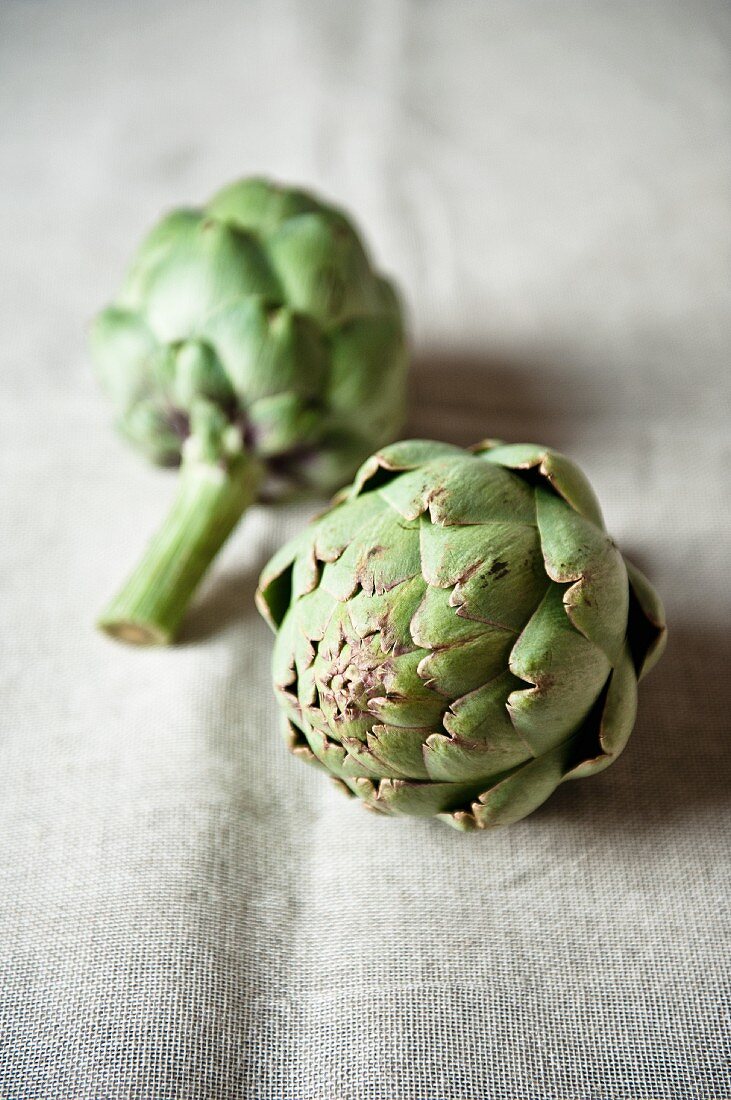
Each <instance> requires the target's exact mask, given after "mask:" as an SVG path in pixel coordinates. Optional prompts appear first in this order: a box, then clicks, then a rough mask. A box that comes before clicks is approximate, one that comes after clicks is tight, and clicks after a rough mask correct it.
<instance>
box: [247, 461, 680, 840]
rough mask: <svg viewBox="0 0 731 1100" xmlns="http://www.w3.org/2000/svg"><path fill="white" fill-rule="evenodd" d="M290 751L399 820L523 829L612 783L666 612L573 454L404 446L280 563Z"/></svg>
mask: <svg viewBox="0 0 731 1100" xmlns="http://www.w3.org/2000/svg"><path fill="white" fill-rule="evenodd" d="M257 602H258V606H259V608H260V610H261V612H262V614H263V615H264V617H265V618H266V619H267V620H268V621H269V623H270V624H271V625H272V627H273V628H274V629H275V630H276V633H277V636H276V642H275V649H274V661H273V673H274V682H275V687H276V692H277V695H278V698H279V702H280V704H281V707H282V710H283V712H284V720H285V725H286V730H287V735H288V738H289V741H290V746H291V748H292V749H293V751H294V752H295V753H296V754H297V755H299V756H301V757H302V758H303V759H304V760H307V761H310V762H313V763H316V764H320V765H322V766H324V768H325V769H326V770H327V771H328V772H330V773H331V774H332V775H333V776H334V777H336V779H337V780H338V781H339V782H340V783H341V784H342V786H343V787H344V788H345V789H346V790H347V791H348V792H350V793H352V794H354V795H357V796H358V797H359V798H361V799H363V801H364V802H365V804H366V805H367V806H368V807H370V808H372V809H374V810H380V811H383V812H385V813H404V814H417V815H433V814H436V815H439V816H440V817H441V818H443V819H444V820H445V821H446V822H448V823H449V824H451V825H453V826H455V827H457V828H459V829H464V830H467V829H475V828H487V827H490V826H494V825H501V824H507V823H510V822H514V821H517V820H518V819H520V818H522V817H525V816H526V814H529V813H531V811H532V810H534V809H536V807H537V806H539V805H540V804H541V803H542V802H543V801H544V800H545V799H546V798H547V797H548V796H549V795H550V794H551V792H552V791H553V790H554V789H555V788H556V787H557V785H558V784H559V783H561V782H563V780H565V779H574V778H579V777H582V776H587V775H591V774H593V773H594V772H598V771H601V770H602V769H603V768H606V767H607V766H608V765H609V764H611V763H612V762H613V761H614V760H615V759H616V757H617V756H618V755H619V753H620V752H621V751H622V748H623V747H624V745H625V743H626V741H627V739H628V737H629V735H630V733H631V730H632V726H633V724H634V720H635V712H636V707H637V682H638V680H639V679H640V678H641V677H642V676H643V675H644V674H645V673H646V672H647V671H648V670H649V669H650V668H651V667H652V665H653V664H654V663H655V661H656V660H657V659H658V657H659V656H660V653H661V651H662V648H663V645H664V642H665V621H664V614H663V609H662V605H661V603H660V600H659V599H658V597H657V595H656V594H655V592H654V591H653V589H652V588H651V586H650V584H649V582H648V581H647V580H646V579H645V578H644V577H643V575H642V574H641V573H640V572H639V570H637V569H636V568H634V567H633V566H632V565H630V564H629V563H628V562H626V561H625V560H624V559H623V558H622V555H621V554H620V553H619V551H618V550H617V548H616V546H615V545H614V543H613V542H612V540H611V539H610V538H609V536H608V535H607V534H606V532H605V530H604V525H603V521H602V515H601V511H600V509H599V505H598V503H597V500H596V497H595V496H594V493H593V491H592V489H591V487H590V485H589V483H588V481H587V480H586V478H585V477H584V475H583V474H582V473H581V471H580V470H579V469H578V468H577V467H576V466H575V465H574V464H573V463H572V462H570V461H569V460H568V459H567V458H565V457H564V456H563V455H561V454H557V453H555V452H553V451H550V450H547V449H546V448H544V447H538V446H534V445H530V444H525V445H523V444H511V445H504V444H500V443H496V442H494V441H487V442H485V443H481V444H478V445H477V446H475V447H474V448H472V449H471V450H470V451H465V450H463V449H461V448H459V447H453V446H450V445H448V444H445V443H434V442H430V441H425V440H412V441H407V442H402V443H396V444H394V445H392V446H390V447H386V448H384V449H382V450H380V451H379V452H378V453H376V454H375V455H373V456H372V457H371V458H370V459H368V460H367V461H366V462H365V464H364V465H363V466H362V468H361V470H360V471H359V473H358V475H357V477H356V479H355V482H354V484H353V485H352V486H351V487H350V489H348V490H345V491H343V492H342V493H341V494H340V496H339V497H337V498H336V499H335V501H334V503H333V506H332V508H331V509H330V510H329V511H327V512H326V513H325V514H324V515H323V516H321V517H320V518H319V519H318V520H316V521H315V522H314V523H313V524H312V525H310V526H309V527H307V528H305V529H304V530H303V531H302V532H301V533H300V534H299V535H298V536H297V537H296V538H294V539H293V540H292V541H291V542H290V543H289V544H288V545H287V546H285V547H284V548H283V549H282V550H281V551H280V552H279V553H278V554H276V555H275V557H274V558H273V559H272V561H271V562H270V563H269V565H268V566H267V567H266V568H265V570H264V572H263V574H262V576H261V579H260V586H259V591H258V593H257Z"/></svg>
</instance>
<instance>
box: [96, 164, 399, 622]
mask: <svg viewBox="0 0 731 1100" xmlns="http://www.w3.org/2000/svg"><path fill="white" fill-rule="evenodd" d="M92 351H93V355H94V358H95V360H96V363H97V366H98V371H99V375H100V378H101V381H102V384H103V386H104V388H105V389H106V391H107V392H108V394H109V395H110V397H111V398H112V400H113V401H114V403H115V405H116V406H117V410H118V425H119V428H120V430H121V431H122V433H123V434H124V435H125V436H126V437H127V439H129V440H130V442H132V443H133V444H134V445H135V446H136V447H137V448H139V449H140V450H141V451H142V452H143V453H144V454H145V455H147V457H148V458H150V459H151V460H152V461H153V462H156V463H159V464H162V465H178V464H180V466H181V471H180V484H179V489H178V495H177V498H176V500H175V502H174V505H173V508H172V511H171V513H170V514H169V516H168V518H167V520H166V521H165V524H164V526H163V527H162V529H161V530H160V532H159V533H158V535H157V536H156V538H155V539H154V540H153V542H152V543H151V545H150V547H149V549H148V551H147V553H146V554H145V556H144V558H143V560H142V562H141V563H140V565H139V567H138V568H137V570H136V571H135V572H134V574H133V575H132V577H131V578H130V580H129V582H128V583H127V585H126V586H125V587H124V588H123V589H122V591H121V592H120V593H119V595H118V596H117V597H116V599H115V600H114V601H113V602H112V603H111V605H110V606H109V607H108V608H107V610H106V612H105V613H104V614H103V615H102V617H101V620H100V626H101V627H102V628H103V629H104V630H106V631H107V632H108V633H110V634H112V635H114V636H116V637H119V638H122V639H124V640H126V641H130V642H137V643H147V644H150V643H165V642H168V641H170V640H171V639H172V637H173V636H174V634H175V631H176V629H177V627H178V625H179V623H180V621H181V619H182V616H183V613H184V611H185V608H186V605H187V603H188V602H189V600H190V597H191V595H192V593H193V591H194V589H195V587H196V585H197V584H198V582H199V581H200V579H201V578H202V576H203V574H204V572H205V570H206V569H207V568H208V566H209V564H210V562H211V560H212V559H213V557H214V555H215V554H216V553H217V551H218V550H219V549H220V547H221V545H222V544H223V542H224V541H225V539H226V538H227V537H228V535H229V534H230V533H231V531H232V529H233V527H234V526H235V524H236V523H237V521H238V520H239V518H240V517H241V515H242V513H243V512H244V511H245V509H246V508H247V507H248V506H249V505H250V504H251V503H252V502H253V501H255V500H271V499H273V498H278V497H282V496H301V495H304V494H308V493H312V492H315V493H317V492H327V493H330V492H332V491H333V490H334V489H336V488H339V487H340V486H341V485H343V484H344V483H345V482H347V481H348V480H349V479H350V478H352V476H353V474H354V473H355V471H356V469H357V468H358V465H359V464H360V463H361V462H362V461H363V459H364V458H365V457H366V455H368V454H369V453H370V452H371V451H372V450H373V449H374V447H378V446H381V445H382V444H383V443H386V442H388V441H390V440H392V439H394V438H395V436H396V435H397V434H398V431H399V428H400V427H401V424H402V421H403V414H404V388H405V375H406V349H405V342H404V331H403V323H402V316H401V309H400V306H399V302H398V299H397V296H396V293H395V291H394V288H393V287H392V285H391V284H390V283H389V282H388V281H387V280H386V279H384V278H382V277H381V276H379V275H378V274H377V273H376V272H375V271H374V269H373V268H372V266H371V263H370V261H369V259H368V256H367V255H366V252H365V250H364V247H363V244H362V242H361V240H360V238H359V236H358V234H357V233H356V231H355V229H354V228H353V226H352V224H351V223H350V221H349V220H348V219H347V218H346V216H345V215H344V214H343V213H342V212H341V211H339V210H337V209H335V208H334V207H332V206H328V205H326V204H325V203H323V202H321V201H320V200H319V199H317V198H314V197H313V196H312V195H310V194H308V193H307V192H305V191H300V190H294V189H289V188H282V187H277V186H275V185H274V184H272V183H269V182H267V181H265V180H259V179H249V180H244V181H242V182H239V183H235V184H233V185H231V186H230V187H227V188H225V189H224V190H223V191H221V192H220V193H219V194H218V195H216V197H215V198H214V199H213V200H212V201H211V202H210V203H209V204H208V205H207V206H206V207H205V209H203V210H176V211H174V212H173V213H171V214H169V215H168V216H167V217H166V218H164V219H163V220H162V221H161V222H160V223H159V225H158V226H157V227H156V228H155V229H153V231H152V232H151V233H150V235H149V236H148V237H147V239H146V240H145V241H144V243H143V244H142V246H141V248H140V250H139V252H138V253H137V256H136V259H135V260H134V262H133V264H132V267H131V269H130V271H129V274H128V276H127V279H126V281H125V283H124V285H123V288H122V291H121V293H120V295H119V297H118V298H117V300H116V302H115V303H114V304H113V305H112V306H110V307H109V308H108V309H105V310H104V311H103V312H102V313H101V314H100V315H99V316H98V317H97V319H96V321H95V323H94V326H93V330H92Z"/></svg>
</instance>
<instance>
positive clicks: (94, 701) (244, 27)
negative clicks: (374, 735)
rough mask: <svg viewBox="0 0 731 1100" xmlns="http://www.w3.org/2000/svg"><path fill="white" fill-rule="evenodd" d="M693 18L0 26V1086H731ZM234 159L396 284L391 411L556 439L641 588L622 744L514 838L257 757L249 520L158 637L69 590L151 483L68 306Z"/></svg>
mask: <svg viewBox="0 0 731 1100" xmlns="http://www.w3.org/2000/svg"><path fill="white" fill-rule="evenodd" d="M730 39H731V13H730V9H729V7H728V6H727V5H725V4H722V3H712V2H706V0H697V2H695V3H688V4H681V3H665V4H661V3H650V2H648V3H636V2H620V3H598V2H565V3H557V2H535V3H529V2H527V0H526V2H522V3H521V2H517V0H515V2H505V0H499V2H497V3H487V2H486V3H478V2H476V0H475V2H461V3H459V2H448V0H447V2H443V3H437V2H435V0H432V2H429V0H422V2H416V0H413V2H408V0H375V2H371V3H368V4H366V3H352V2H351V3H346V2H345V0H343V2H342V3H340V2H330V3H328V2H325V0H309V2H306V0H302V2H295V0H290V2H282V0H261V2H251V3H234V2H232V0H231V2H225V3H205V2H203V0H194V2H191V0H187V2H186V3H180V4H174V3H168V2H163V3H161V2H150V3H142V2H140V3H121V2H117V3H112V2H110V0H104V2H92V0H88V2H79V0H69V2H65V3H60V2H57V3H40V2H37V3H32V2H18V0H5V3H3V5H2V7H1V8H0V195H1V197H0V366H1V370H2V403H1V408H0V416H1V418H2V419H1V423H0V448H1V455H2V472H1V474H0V494H1V496H2V502H1V503H0V551H1V558H0V588H1V595H0V648H1V650H2V659H1V662H0V677H1V681H0V724H1V726H2V732H1V738H0V752H1V755H2V764H1V768H2V772H1V778H0V782H1V784H2V787H1V791H2V795H1V799H0V817H1V819H2V821H1V824H0V830H1V831H0V838H1V840H0V843H1V845H2V849H3V856H2V864H1V867H0V872H1V874H2V885H1V887H0V919H1V928H2V933H1V941H0V949H1V951H2V962H1V964H0V971H1V973H0V977H1V982H0V1044H2V1047H1V1053H0V1096H2V1097H8V1098H11V1097H12V1098H13V1100H20V1098H23V1100H26V1098H31V1097H33V1098H43V1100H92V1098H94V1100H98V1098H103V1100H121V1098H133V1100H172V1098H175V1100H182V1098H186V1100H188V1098H190V1100H209V1098H210V1100H229V1098H242V1100H244V1098H245V1100H249V1098H255V1100H486V1098H490V1100H493V1098H495V1100H651V1098H653V1100H658V1098H660V1100H720V1098H722V1097H728V1096H729V1095H731V1093H730V1091H729V1085H728V1078H727V1076H726V1075H727V1072H728V1062H727V1058H728V1053H729V1020H728V1015H727V1013H728V1004H729V1000H728V995H729V983H728V978H729V967H728V954H727V953H728V949H729V943H728V937H727V931H728V925H727V920H728V898H729V895H728V886H729V874H728V866H729V861H728V844H729V831H728V827H729V814H728V805H729V788H728V778H729V772H730V768H729V756H730V744H731V743H730V740H729V726H730V724H731V722H730V717H729V715H730V710H731V688H730V680H729V678H730V672H729V661H728V657H729V651H728V644H727V638H728V632H729V611H730V605H731V598H730V595H729V581H728V576H729V573H728V534H729V524H728V515H729V491H728V483H729V446H728V442H729V419H728V418H729V407H730V403H729V397H730V393H729V376H728V372H729V336H730V335H731V333H730V330H729V316H730V314H729V305H730V301H729V298H730V295H729V274H730V270H731V269H730V267H729V260H730V259H731V250H730V249H729V243H730V237H731V230H730V218H729V181H730V178H731V173H730V172H729V168H730V163H729V162H730V159H731V157H730V154H731V118H730V117H729V116H730V114H731V111H730V102H731V96H730V92H731V77H730V74H729V44H730ZM249 172H266V173H271V174H273V175H275V176H278V177H281V178H283V179H292V180H296V181H301V182H303V183H306V184H310V185H313V186H316V187H318V188H320V189H321V190H322V191H323V192H324V193H325V194H327V195H330V196H332V197H334V198H336V199H339V200H342V201H345V202H347V203H348V204H349V205H350V206H351V207H352V209H353V210H354V212H355V213H356V214H357V216H358V218H359V220H360V223H361V225H362V226H363V227H364V229H365V230H366V231H367V233H368V235H369V239H370V240H371V242H372V245H373V251H374V254H375V255H376V256H377V258H378V260H379V262H380V263H381V264H382V265H383V266H384V267H385V268H386V269H387V270H389V271H391V272H393V273H394V274H395V275H396V276H397V277H398V278H399V279H400V280H401V282H402V284H403V286H404V287H405V288H406V292H407V296H408V300H409V304H410V308H411V317H412V327H413V333H414V339H415V353H416V355H415V359H416V362H415V370H414V384H413V395H414V407H413V416H412V422H411V425H410V430H411V432H412V433H419V434H433V435H436V436H439V437H442V438H446V439H450V440H455V441H458V442H470V441H473V440H474V439H476V438H479V437H481V436H485V435H492V436H494V435H501V436H503V437H506V438H508V439H511V440H521V439H530V440H537V441H544V442H547V443H550V444H553V445H555V446H557V447H559V448H561V449H564V450H566V451H568V452H569V453H570V454H571V455H572V456H574V457H575V458H576V459H578V460H579V462H581V463H582V464H583V466H584V467H585V469H586V470H587V472H588V474H589V475H590V477H591V478H592V480H593V482H594V484H595V486H596V488H597V490H598V492H599V495H600V497H601V499H602V501H603V504H604V507H605V512H606V516H607V520H608V524H609V526H610V529H611V530H612V532H613V533H614V535H615V537H616V538H617V540H618V541H619V542H620V544H621V545H622V547H623V548H624V549H626V550H627V551H628V552H629V553H630V554H631V555H633V556H634V557H635V558H636V559H637V561H638V562H639V563H640V564H641V565H642V566H643V568H645V569H646V571H647V572H648V573H649V574H650V575H651V576H652V577H653V579H654V580H655V581H656V583H657V586H658V587H659V589H660V591H661V592H662V593H663V595H664V597H665V598H666V601H667V607H668V613H669V618H670V628H671V643H670V646H669V650H668V653H667V656H666V658H665V660H664V661H663V663H662V664H661V665H660V666H659V668H658V669H657V670H656V671H655V673H653V675H652V676H651V677H650V678H649V680H648V681H647V683H646V685H643V686H644V688H645V690H644V691H643V692H642V702H641V710H640V716H639V721H638V725H637V729H636V733H635V736H634V738H633V739H632V741H631V743H630V746H629V748H628V749H627V751H626V753H625V755H624V756H623V758H622V759H621V761H620V762H619V763H618V764H617V765H616V767H614V768H613V769H611V770H610V771H608V772H605V773H604V774H602V775H601V776H598V777H596V778H595V779H592V780H587V781H584V782H581V783H574V784H568V785H566V786H565V787H564V788H563V789H561V790H560V791H559V792H558V793H557V795H556V796H555V797H554V798H553V799H551V801H550V802H549V803H548V804H547V805H546V807H545V808H544V809H543V810H541V811H540V812H539V813H537V814H536V815H535V816H534V817H533V818H532V819H531V820H529V821H526V822H524V823H522V824H519V825H516V826H514V827H512V828H510V829H509V830H506V831H503V832H493V833H488V834H485V835H478V836H467V837H465V836H461V835H458V834H456V833H452V832H451V831H449V830H447V829H445V828H443V827H442V826H440V825H437V824H431V823H423V822H422V823H420V822H418V821H407V820H404V821H398V820H396V821H389V820H379V819H377V818H374V817H372V816H370V815H368V814H365V813H363V812H362V810H361V809H360V808H359V807H357V806H356V805H354V804H351V803H349V802H348V801H346V800H344V799H341V797H340V796H339V795H338V794H337V792H335V791H334V790H331V788H330V787H329V785H328V784H327V783H325V782H323V781H322V780H321V779H320V777H319V776H318V775H317V774H316V773H314V772H312V771H310V770H308V769H305V768H303V767H302V766H301V765H300V764H298V763H297V762H296V761H294V760H292V759H290V758H289V757H288V756H287V755H286V753H285V751H284V748H283V747H282V745H281V743H280V740H279V737H278V735H277V732H276V715H275V704H274V701H273V699H272V696H271V692H270V689H269V681H268V662H269V652H270V646H271V639H270V636H269V633H268V631H267V629H266V627H265V626H264V625H263V623H262V622H260V621H259V619H258V617H257V615H256V613H255V611H254V608H253V606H252V594H253V588H254V583H255V577H256V574H257V571H258V569H259V568H260V567H261V565H262V564H263V562H264V561H265V559H266V558H267V556H268V555H269V554H270V552H271V551H272V550H273V549H274V548H275V547H276V546H277V545H278V544H279V543H280V542H281V541H282V540H283V539H284V538H285V537H287V536H288V535H290V534H291V533H292V532H294V531H295V530H296V529H297V527H298V525H299V524H301V523H302V522H303V521H304V519H305V518H306V516H307V514H308V512H307V509H305V508H291V509H283V510H279V511H276V512H265V511H264V510H263V509H255V510H254V511H253V512H252V513H251V514H250V515H249V517H248V518H247V520H246V521H245V523H244V524H243V525H242V527H241V528H240V529H239V531H238V532H237V534H236V536H235V538H234V539H233V540H232V542H231V544H230V545H229V546H228V547H227V548H226V550H225V553H224V554H223V556H222V558H221V559H220V561H219V562H218V563H217V564H216V567H215V568H214V570H213V571H212V573H211V576H210V578H209V579H208V581H207V583H206V585H205V588H204V589H203V590H202V592H201V594H200V597H199V599H198V601H197V603H196V606H195V608H194V609H193V611H192V613H191V615H190V619H189V624H188V628H187V632H186V635H185V637H184V639H183V643H182V644H181V645H180V646H179V647H178V648H176V649H172V650H170V651H168V652H139V651H134V650H130V649H125V648H123V647H121V646H119V645H115V644H114V643H112V642H109V641H107V640H105V639H104V638H102V637H101V636H99V635H98V634H97V633H95V632H94V630H93V628H92V622H93V618H94V615H95V612H96V611H97V609H98V608H99V606H100V604H101V603H102V601H103V600H104V599H105V598H106V597H107V596H108V595H109V594H110V592H111V590H112V589H113V588H114V586H115V585H116V584H117V583H118V581H119V580H120V579H121V577H122V575H123V574H124V573H125V572H126V570H127V568H128V567H129V566H130V565H131V563H132V562H133V561H134V559H135V558H136V556H137V555H138V554H139V552H140V550H141V549H142V546H143V544H144V542H145V540H146V538H147V537H148V535H149V534H150V533H151V531H152V530H153V528H154V527H155V525H156V523H157V522H158V520H159V518H160V517H161V515H162V513H163V510H164V509H165V508H166V506H167V504H168V502H169V500H170V498H171V495H172V492H173V478H172V476H171V475H169V474H166V473H164V472H160V471H155V470H152V469H148V468H146V467H145V465H144V464H143V463H142V462H141V461H140V460H138V458H137V457H136V456H135V455H134V454H132V453H131V452H130V451H128V450H127V449H126V448H125V447H124V446H123V445H122V444H121V443H120V442H119V441H118V440H117V439H116V438H115V437H114V435H113V434H112V431H111V429H110V423H109V422H110V410H109V408H108V406H107V404H106V403H105V401H104V400H103V399H102V398H101V397H100V395H99V393H98V392H97V388H96V386H95V383H94V380H93V378H92V377H91V370H90V363H89V359H88V355H87V352H86V348H85V342H84V329H85V325H86V324H87V321H88V319H89V317H90V316H91V314H92V313H93V312H94V311H95V310H96V309H97V308H98V307H99V306H100V305H101V304H102V303H104V302H105V301H106V300H107V299H108V297H109V296H110V295H111V294H112V293H113V291H114V289H115V287H116V285H117V283H118V280H119V277H120V273H121V270H122V268H123V265H124V263H125V262H126V260H127V258H128V256H129V254H130V251H131V249H132V247H133V246H134V244H135V243H136V241H137V239H138V238H139V237H140V235H141V234H142V233H143V232H144V231H145V230H146V228H147V227H148V226H149V225H150V224H151V222H152V221H154V219H155V218H156V217H157V216H158V214H159V212H160V211H161V210H163V209H165V208H167V207H170V206H171V205H173V204H176V203H191V202H193V203H194V202H197V201H199V200H202V199H205V197H206V196H207V195H208V194H210V193H211V192H212V191H213V190H214V189H215V188H216V187H217V186H218V185H219V184H220V183H222V182H224V181H226V180H228V179H229V178H233V177H236V176H237V175H240V174H244V173H249Z"/></svg>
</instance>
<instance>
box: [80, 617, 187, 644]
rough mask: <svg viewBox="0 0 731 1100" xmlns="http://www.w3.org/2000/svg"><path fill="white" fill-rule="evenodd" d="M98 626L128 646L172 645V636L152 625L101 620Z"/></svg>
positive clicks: (117, 620) (123, 620)
mask: <svg viewBox="0 0 731 1100" xmlns="http://www.w3.org/2000/svg"><path fill="white" fill-rule="evenodd" d="M97 626H98V627H99V629H100V630H101V631H102V632H103V633H104V634H108V635H109V637H110V638H116V639H117V641H118V642H126V643H127V644H128V645H145V646H149V645H170V643H171V642H172V640H173V638H172V634H170V633H169V632H167V631H165V630H162V629H160V628H158V627H154V626H152V625H151V624H150V623H135V622H131V621H130V620H128V619H122V620H119V619H101V620H100V621H99V622H98V623H97Z"/></svg>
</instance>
